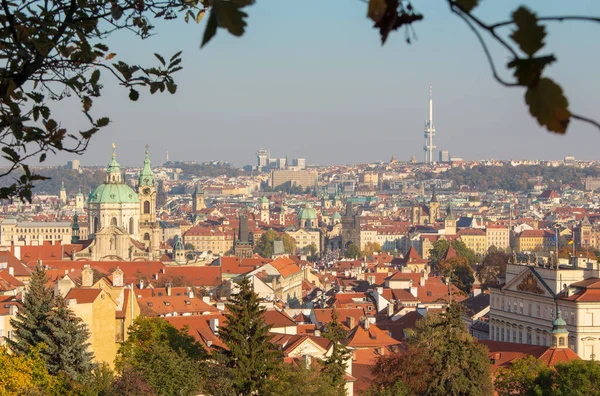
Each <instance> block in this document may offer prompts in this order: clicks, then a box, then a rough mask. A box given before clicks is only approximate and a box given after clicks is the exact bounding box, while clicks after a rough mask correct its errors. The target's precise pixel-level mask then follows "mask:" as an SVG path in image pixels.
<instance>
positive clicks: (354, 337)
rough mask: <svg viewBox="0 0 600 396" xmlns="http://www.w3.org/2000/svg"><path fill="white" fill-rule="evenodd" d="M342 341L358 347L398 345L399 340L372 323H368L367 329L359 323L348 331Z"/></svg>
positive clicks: (352, 346) (349, 345) (348, 345)
mask: <svg viewBox="0 0 600 396" xmlns="http://www.w3.org/2000/svg"><path fill="white" fill-rule="evenodd" d="M344 343H345V344H346V346H347V347H351V348H357V349H358V348H376V347H384V346H391V345H398V344H400V341H398V340H395V339H393V338H392V337H391V336H390V335H389V333H388V332H387V331H384V330H381V329H380V328H379V327H377V326H376V325H374V324H371V325H369V326H368V329H366V328H365V326H364V325H362V324H360V325H357V326H356V327H354V329H352V330H351V331H350V333H349V334H348V337H347V339H346V341H345V342H344Z"/></svg>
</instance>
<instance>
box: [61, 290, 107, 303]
mask: <svg viewBox="0 0 600 396" xmlns="http://www.w3.org/2000/svg"><path fill="white" fill-rule="evenodd" d="M100 293H102V289H79V288H72V289H71V290H69V293H67V295H66V296H65V300H77V304H91V303H93V302H94V301H95V300H96V298H98V296H99V295H100Z"/></svg>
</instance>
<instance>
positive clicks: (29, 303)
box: [7, 264, 53, 355]
mask: <svg viewBox="0 0 600 396" xmlns="http://www.w3.org/2000/svg"><path fill="white" fill-rule="evenodd" d="M47 282H48V278H47V277H46V272H45V271H44V270H43V269H42V267H41V265H39V264H38V265H37V266H36V267H35V269H34V271H33V273H32V274H31V280H30V282H29V286H28V288H27V292H26V293H25V296H24V298H23V305H22V307H21V308H20V309H19V312H18V313H17V315H16V318H14V319H11V320H10V324H11V326H12V327H13V329H14V332H13V334H14V337H13V339H12V340H8V339H7V343H8V346H9V347H10V349H11V350H12V351H13V352H14V353H16V354H19V355H24V354H27V353H29V352H30V351H31V349H32V348H33V347H35V346H36V345H38V344H40V343H41V342H43V341H44V337H43V334H44V333H47V332H48V312H50V310H51V309H52V306H53V298H52V290H51V289H50V288H49V287H47V286H46V283H47Z"/></svg>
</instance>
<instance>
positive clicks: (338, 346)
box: [323, 308, 350, 392]
mask: <svg viewBox="0 0 600 396" xmlns="http://www.w3.org/2000/svg"><path fill="white" fill-rule="evenodd" d="M323 336H324V337H325V338H327V339H328V340H329V341H331V342H332V343H333V349H332V351H331V355H329V356H328V357H327V359H326V360H325V369H324V373H325V374H326V375H327V376H328V377H329V379H330V381H331V384H332V385H333V386H334V387H335V388H336V389H337V390H338V391H340V392H341V391H343V390H344V386H345V385H346V381H345V380H344V374H345V373H346V366H347V361H348V359H349V358H350V351H349V350H348V348H346V346H345V345H344V344H342V341H343V340H345V339H346V337H347V336H348V334H347V332H346V330H344V328H343V327H342V325H341V324H340V322H339V321H338V313H337V311H336V310H335V308H334V309H333V312H332V313H331V322H330V323H328V324H327V327H326V329H325V332H324V334H323Z"/></svg>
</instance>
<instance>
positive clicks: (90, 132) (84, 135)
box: [79, 128, 99, 139]
mask: <svg viewBox="0 0 600 396" xmlns="http://www.w3.org/2000/svg"><path fill="white" fill-rule="evenodd" d="M98 130H99V129H98V128H91V129H88V130H87V131H83V132H79V134H80V135H81V137H82V138H84V139H89V138H91V137H92V135H94V133H96V132H98Z"/></svg>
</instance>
